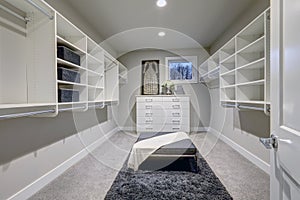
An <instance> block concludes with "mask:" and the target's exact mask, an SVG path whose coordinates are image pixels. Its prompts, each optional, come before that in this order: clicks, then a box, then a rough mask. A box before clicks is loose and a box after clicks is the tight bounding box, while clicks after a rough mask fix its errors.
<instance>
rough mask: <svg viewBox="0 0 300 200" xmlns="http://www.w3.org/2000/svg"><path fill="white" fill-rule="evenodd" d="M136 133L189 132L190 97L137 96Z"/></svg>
mask: <svg viewBox="0 0 300 200" xmlns="http://www.w3.org/2000/svg"><path fill="white" fill-rule="evenodd" d="M136 126H137V127H136V129H137V132H176V131H184V132H190V97H188V96H173V95H172V96H170V95H155V96H149V95H147V96H145V95H144V96H137V97H136Z"/></svg>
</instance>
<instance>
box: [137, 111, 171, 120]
mask: <svg viewBox="0 0 300 200" xmlns="http://www.w3.org/2000/svg"><path fill="white" fill-rule="evenodd" d="M165 116H166V113H164V112H163V111H162V110H137V113H136V117H137V118H138V117H156V118H161V117H165Z"/></svg>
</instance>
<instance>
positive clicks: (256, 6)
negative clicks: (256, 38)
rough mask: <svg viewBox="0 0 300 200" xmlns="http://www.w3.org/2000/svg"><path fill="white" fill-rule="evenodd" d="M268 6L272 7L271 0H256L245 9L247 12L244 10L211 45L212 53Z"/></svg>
mask: <svg viewBox="0 0 300 200" xmlns="http://www.w3.org/2000/svg"><path fill="white" fill-rule="evenodd" d="M268 7H270V0H255V3H253V5H252V6H251V7H249V8H247V10H245V12H243V14H242V15H241V16H239V17H238V18H237V19H236V20H235V21H234V23H233V24H232V25H231V26H230V27H228V28H227V29H226V31H225V32H224V33H223V34H222V35H221V36H220V37H219V38H218V39H217V40H216V41H215V42H214V43H213V44H212V45H211V47H210V53H211V54H213V53H214V52H216V51H217V50H218V49H219V48H221V47H222V46H223V45H224V44H226V42H228V41H229V40H230V39H231V38H233V37H234V36H235V35H236V34H237V33H238V32H240V31H241V30H242V29H243V28H244V27H245V26H246V25H247V24H249V23H250V22H251V21H252V20H253V19H255V18H256V17H257V16H258V15H259V14H261V13H262V12H263V11H264V10H266V9H267V8H268Z"/></svg>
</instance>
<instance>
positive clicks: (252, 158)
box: [209, 128, 270, 174]
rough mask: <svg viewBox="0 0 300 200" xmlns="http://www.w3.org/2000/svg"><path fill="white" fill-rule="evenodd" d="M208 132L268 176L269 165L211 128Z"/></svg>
mask: <svg viewBox="0 0 300 200" xmlns="http://www.w3.org/2000/svg"><path fill="white" fill-rule="evenodd" d="M209 132H211V133H212V134H214V135H215V136H216V137H220V139H221V140H222V141H223V142H225V143H226V144H228V145H229V146H230V147H232V148H233V149H234V150H236V151H237V152H238V153H240V154H241V155H242V156H244V157H245V158H246V159H248V160H249V161H250V162H252V163H253V164H255V165H256V166H257V167H259V168H260V169H261V170H263V171H264V172H266V173H267V174H270V164H268V163H266V162H265V161H263V160H262V159H260V158H259V157H257V156H256V155H254V154H253V153H251V152H249V151H248V150H246V149H245V148H244V147H242V146H240V145H239V144H237V143H235V142H234V141H232V140H231V139H229V138H228V137H226V136H224V135H223V134H222V133H220V132H219V131H217V130H215V129H213V128H209Z"/></svg>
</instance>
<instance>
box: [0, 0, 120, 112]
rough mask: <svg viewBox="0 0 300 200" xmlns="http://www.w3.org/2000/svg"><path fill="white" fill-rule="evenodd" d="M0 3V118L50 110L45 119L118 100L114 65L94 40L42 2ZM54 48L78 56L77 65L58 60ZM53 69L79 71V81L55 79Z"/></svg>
mask: <svg viewBox="0 0 300 200" xmlns="http://www.w3.org/2000/svg"><path fill="white" fill-rule="evenodd" d="M0 4H1V5H0V22H1V25H0V44H1V46H0V70H1V73H0V82H1V83H0V114H1V115H4V114H11V113H16V112H17V113H18V112H28V111H32V110H33V111H34V110H41V109H48V111H49V109H50V111H52V112H48V113H47V114H44V116H56V115H57V113H58V112H59V111H60V109H68V108H70V110H78V111H85V110H87V109H88V107H89V105H90V104H92V105H94V104H96V103H104V102H110V101H118V99H119V96H118V87H119V85H118V80H119V68H118V66H119V63H118V61H117V60H115V59H114V58H113V57H112V56H111V55H109V54H108V53H107V52H106V51H105V50H104V49H102V47H100V46H99V45H98V44H97V43H96V42H94V41H93V40H92V39H91V38H89V37H88V36H87V35H86V34H85V33H83V32H82V31H81V30H79V29H78V28H77V27H76V26H74V25H73V24H72V23H71V22H70V21H68V20H67V19H66V18H64V17H63V16H62V15H61V14H59V13H58V12H56V11H55V10H54V9H53V8H52V7H50V6H49V5H48V4H47V3H45V2H44V1H41V0H28V1H25V0H24V1H20V0H9V1H8V0H7V1H2V2H1V3H0ZM58 46H65V47H67V48H68V49H70V50H71V51H73V52H75V53H76V54H77V55H79V56H80V64H78V63H77V64H74V62H69V61H67V60H66V59H61V58H59V57H58V53H57V47H58ZM105 57H109V58H110V60H112V61H113V64H112V65H111V64H110V63H107V62H106V61H105ZM58 67H63V68H64V69H66V70H69V71H73V72H76V73H78V74H79V77H80V81H78V82H75V81H73V82H70V81H64V80H61V79H59V78H58ZM123 71H124V70H123ZM58 90H67V91H70V90H72V91H74V90H75V91H77V92H78V93H79V99H76V100H74V99H75V98H73V100H74V101H72V98H71V101H67V102H59V101H58V99H59V98H58V95H59V92H58ZM41 107H43V108H41ZM72 108H74V109H72Z"/></svg>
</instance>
